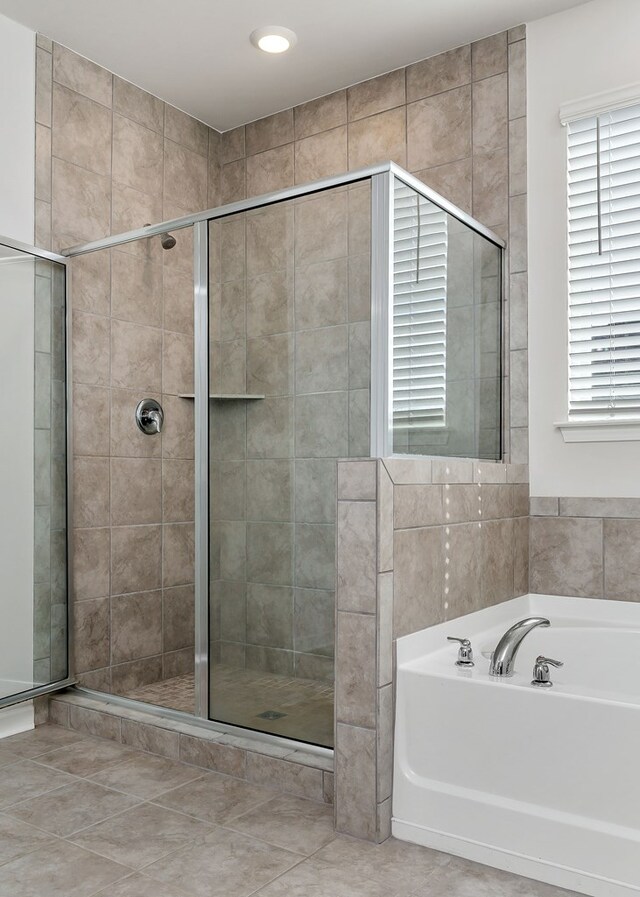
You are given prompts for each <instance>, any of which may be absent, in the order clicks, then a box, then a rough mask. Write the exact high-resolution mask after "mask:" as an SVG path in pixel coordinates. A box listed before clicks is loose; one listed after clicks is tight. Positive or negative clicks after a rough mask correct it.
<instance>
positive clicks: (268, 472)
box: [209, 181, 371, 746]
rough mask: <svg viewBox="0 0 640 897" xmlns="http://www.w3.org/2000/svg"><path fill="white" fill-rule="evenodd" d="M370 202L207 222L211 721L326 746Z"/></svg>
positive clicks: (364, 310) (366, 188)
mask: <svg viewBox="0 0 640 897" xmlns="http://www.w3.org/2000/svg"><path fill="white" fill-rule="evenodd" d="M370 244H371V188H370V183H369V181H366V182H361V183H356V184H352V185H348V186H341V187H337V188H332V189H327V190H324V191H323V192H320V193H312V194H310V195H308V196H304V197H300V198H298V199H291V200H287V201H284V202H279V203H277V204H273V205H267V206H265V207H262V208H257V209H254V210H251V211H246V212H242V213H238V214H233V215H229V216H228V217H225V218H222V219H219V220H215V221H212V222H210V228H209V258H210V268H209V273H210V278H209V291H210V299H209V319H210V394H211V398H210V403H209V409H210V410H209V414H210V543H211V545H210V661H211V666H210V688H209V715H210V718H211V719H214V720H217V721H220V722H225V723H233V724H235V725H239V726H243V727H246V728H250V729H256V730H260V731H264V732H271V733H274V734H278V735H282V736H288V737H291V738H295V739H297V740H299V741H306V742H311V743H315V744H319V745H324V746H331V745H332V744H333V678H334V670H333V656H334V629H335V624H334V613H335V611H334V604H335V601H334V588H335V514H336V469H337V465H336V460H337V459H339V458H348V457H353V456H357V457H366V456H368V455H369V453H370V447H369V443H370V438H369V430H370V423H369V404H370V305H371V302H370V286H369V272H370V267H371V261H370V248H371V247H370Z"/></svg>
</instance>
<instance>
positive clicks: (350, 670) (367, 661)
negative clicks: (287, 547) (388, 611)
mask: <svg viewBox="0 0 640 897" xmlns="http://www.w3.org/2000/svg"><path fill="white" fill-rule="evenodd" d="M336 639H337V643H336V696H335V701H336V719H337V720H338V722H341V723H348V724H349V725H353V726H366V727H368V728H374V727H375V724H376V691H377V688H376V618H375V616H373V615H369V614H348V613H343V612H339V613H338V616H337V627H336Z"/></svg>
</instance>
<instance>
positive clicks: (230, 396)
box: [178, 392, 265, 402]
mask: <svg viewBox="0 0 640 897" xmlns="http://www.w3.org/2000/svg"><path fill="white" fill-rule="evenodd" d="M178 398H179V399H195V393H192V392H181V393H178ZM264 398H265V396H261V395H257V394H256V393H242V392H238V393H221V392H212V393H209V399H210V401H212V402H257V401H258V400H259V399H264Z"/></svg>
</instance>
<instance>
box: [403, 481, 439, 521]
mask: <svg viewBox="0 0 640 897" xmlns="http://www.w3.org/2000/svg"><path fill="white" fill-rule="evenodd" d="M443 522H444V512H443V505H442V487H441V486H395V487H394V490H393V525H394V528H395V529H407V528H409V527H415V526H436V525H438V524H441V523H443Z"/></svg>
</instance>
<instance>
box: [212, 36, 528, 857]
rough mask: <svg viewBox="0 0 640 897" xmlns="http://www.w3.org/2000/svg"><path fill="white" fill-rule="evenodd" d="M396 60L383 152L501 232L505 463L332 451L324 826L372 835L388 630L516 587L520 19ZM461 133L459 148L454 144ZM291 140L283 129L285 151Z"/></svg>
mask: <svg viewBox="0 0 640 897" xmlns="http://www.w3.org/2000/svg"><path fill="white" fill-rule="evenodd" d="M405 74H406V89H407V94H406V96H407V99H408V100H409V103H408V105H407V110H406V115H407V132H406V141H407V142H406V144H405V143H402V144H401V150H396V151H395V153H394V152H389V150H388V149H387V152H386V153H383V155H390V157H391V158H393V159H394V160H395V161H398V162H400V163H401V164H404V156H403V155H402V153H404V152H405V151H406V153H407V156H406V158H407V160H408V165H409V168H410V169H411V170H412V171H414V172H415V173H416V174H417V176H418V177H420V178H421V179H422V180H424V182H425V183H426V184H428V185H429V186H432V187H435V189H436V190H439V191H440V192H441V193H443V194H444V195H445V196H446V197H447V198H449V199H451V200H452V201H453V202H454V203H456V204H458V205H460V206H461V207H462V208H463V209H466V210H468V211H470V212H471V213H472V214H473V215H474V216H475V217H477V218H478V219H479V220H480V221H481V222H482V223H484V224H487V225H489V226H491V227H493V229H494V230H496V231H497V232H498V233H499V234H501V235H503V236H505V237H506V238H507V240H508V248H507V265H506V269H507V278H508V280H507V284H506V287H507V290H506V295H507V302H506V309H505V312H506V313H505V384H504V386H505V388H504V397H505V402H504V416H503V420H504V446H505V460H506V461H509V462H511V463H498V464H493V463H476V462H473V461H454V460H452V461H440V460H433V461H432V460H430V459H428V458H425V459H419V458H415V459H406V460H402V459H384V460H383V461H378V462H376V461H363V462H346V461H345V462H340V464H339V467H338V518H337V519H338V532H337V540H338V541H337V545H338V559H337V567H338V574H337V630H336V719H337V722H336V762H335V774H336V827H337V829H338V830H339V831H342V832H347V833H349V834H352V835H355V836H357V837H361V838H366V839H369V840H373V841H381V840H384V839H385V838H386V837H387V836H388V835H389V833H390V825H391V791H392V768H393V766H392V764H393V719H394V714H393V700H394V697H393V696H394V687H393V680H394V674H393V642H394V640H395V639H396V638H398V637H400V636H403V635H407V634H409V633H411V632H415V631H418V630H420V629H422V628H424V627H426V626H431V625H434V624H436V623H441V622H443V621H445V620H448V619H453V618H454V617H456V616H459V615H460V614H464V613H468V612H470V611H473V610H477V609H480V608H482V607H487V606H490V605H492V604H495V603H497V602H499V601H504V600H507V599H509V598H512V597H515V596H516V595H520V594H524V593H526V592H527V591H528V589H529V570H528V557H529V519H528V512H529V509H528V496H529V488H528V467H527V464H528V426H527V425H528V393H527V273H526V271H527V240H526V117H525V116H526V97H525V40H524V28H517V29H514V30H513V31H510V32H509V34H508V35H507V34H502V35H496V36H495V37H492V38H489V39H487V40H485V41H480V42H479V43H477V44H473V45H472V46H471V47H462V48H459V49H457V50H453V51H451V52H449V53H444V54H442V55H441V56H438V57H435V58H433V59H429V60H425V61H424V62H422V63H417V64H416V65H415V66H410V67H409V68H408V69H407V70H406V73H405ZM396 76H397V73H392V75H389V76H383V78H382V79H376V81H377V82H379V84H380V85H382V84H385V85H386V86H387V90H386V91H385V92H382V90H381V89H380V90H379V92H378V94H373V85H374V84H375V83H376V82H370V87H369V88H368V91H369V93H368V96H369V98H370V100H371V97H372V96H378V102H380V103H382V102H383V99H384V100H385V101H386V102H389V97H390V96H391V93H390V90H389V85H390V84H391V82H392V79H393V78H394V77H396ZM352 90H354V91H358V92H360V91H364V90H365V86H364V85H359V86H358V87H357V88H353V89H352ZM356 95H357V94H356ZM371 102H372V100H371ZM347 108H348V109H350V110H353V109H355V108H357V106H356V105H355V103H354V102H352V103H351V104H350V105H348V107H347ZM350 114H352V112H351V113H350ZM394 114H397V113H394ZM391 115H392V113H391V112H382V111H381V110H380V109H379V108H376V114H375V115H371V118H370V119H369V122H370V123H371V125H373V123H374V121H376V120H377V123H378V127H377V129H376V130H375V131H374V130H372V131H371V132H370V134H369V137H368V140H367V141H366V143H365V145H366V153H367V155H366V162H374V161H378V159H377V158H376V156H375V153H376V149H377V147H378V146H379V145H380V143H381V142H383V140H385V139H387V140H388V137H383V136H382V135H388V133H389V131H388V130H387V129H388V127H389V122H390V120H391ZM359 127H360V123H359V122H356V123H354V124H351V123H350V124H349V125H348V129H349V130H348V142H349V156H350V161H351V154H352V152H356V150H355V148H356V147H357V148H358V149H360V148H361V147H362V143H361V135H360V134H359ZM440 127H442V129H443V130H442V133H440V130H439V128H440ZM460 133H466V134H467V135H468V137H469V141H468V143H466V144H465V143H464V140H460V141H458V137H459V136H460ZM373 134H377V135H378V141H379V142H380V143H376V140H374V137H373ZM452 134H453V135H455V137H451V135H452ZM352 135H353V136H352ZM336 139H337V137H336ZM302 143H304V141H302ZM388 146H389V143H388V142H387V147H388ZM463 146H466V152H467V153H469V154H470V157H469V158H468V159H465V158H459V156H460V155H464V153H463V152H462V147H463ZM352 147H353V150H352ZM301 153H302V147H298V144H296V157H295V158H296V159H297V158H298V154H301ZM447 154H449V155H447ZM265 155H266V153H265ZM358 158H359V159H360V158H361V157H360V156H359V157H358ZM417 159H421V160H422V163H423V164H421V165H420V166H418V165H416V164H415V162H416V160H417ZM429 159H430V160H431V163H430V164H428V163H427V160H429ZM434 159H437V160H438V163H439V164H435V163H434V162H433V160H434ZM246 162H247V172H248V171H249V165H250V159H249V158H247V160H246ZM222 170H223V182H224V171H225V168H224V165H223V169H222ZM223 189H224V186H223Z"/></svg>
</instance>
